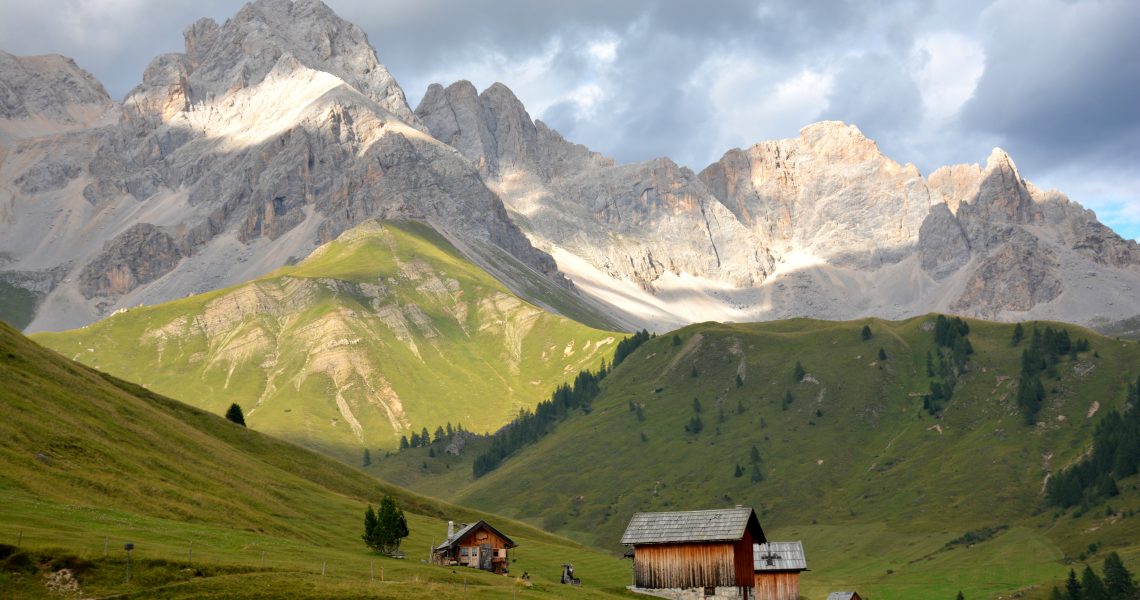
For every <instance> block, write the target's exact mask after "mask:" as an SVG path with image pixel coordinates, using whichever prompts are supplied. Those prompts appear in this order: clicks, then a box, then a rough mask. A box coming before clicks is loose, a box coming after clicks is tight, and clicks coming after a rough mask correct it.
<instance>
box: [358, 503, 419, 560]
mask: <svg viewBox="0 0 1140 600" xmlns="http://www.w3.org/2000/svg"><path fill="white" fill-rule="evenodd" d="M362 537H363V539H364V543H365V544H366V545H367V546H368V547H369V548H372V549H373V550H375V551H377V552H380V553H383V554H394V553H396V551H398V550H399V549H400V542H401V541H403V539H404V538H406V537H408V521H407V519H406V518H404V511H403V510H401V509H400V508H399V507H398V506H396V501H395V500H393V499H392V497H391V496H384V499H383V500H381V501H380V507H379V508H378V509H377V510H376V511H375V512H373V510H372V505H371V504H370V505H368V510H367V511H365V513H364V535H363V536H362Z"/></svg>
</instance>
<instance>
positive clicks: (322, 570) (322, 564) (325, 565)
mask: <svg viewBox="0 0 1140 600" xmlns="http://www.w3.org/2000/svg"><path fill="white" fill-rule="evenodd" d="M328 566H329V561H327V560H326V561H324V562H322V563H321V577H324V576H325V569H327V568H328Z"/></svg>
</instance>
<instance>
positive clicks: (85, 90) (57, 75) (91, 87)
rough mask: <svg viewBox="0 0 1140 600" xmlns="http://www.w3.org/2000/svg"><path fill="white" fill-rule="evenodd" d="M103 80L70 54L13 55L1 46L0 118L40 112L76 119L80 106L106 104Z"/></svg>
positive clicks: (20, 117) (43, 115)
mask: <svg viewBox="0 0 1140 600" xmlns="http://www.w3.org/2000/svg"><path fill="white" fill-rule="evenodd" d="M110 101H111V100H110V97H109V96H108V95H107V90H105V89H103V84H101V83H99V81H98V80H97V79H95V77H94V76H93V75H91V74H90V73H88V72H87V71H84V70H83V69H81V68H80V67H79V65H77V64H75V61H73V60H71V59H70V58H67V57H64V56H59V55H58V54H52V55H46V56H15V55H13V54H9V53H7V52H4V51H3V50H0V119H23V118H27V117H31V116H42V117H45V118H48V119H53V120H62V121H75V120H77V118H80V116H79V115H76V114H75V109H77V108H78V107H81V106H94V107H97V108H105V107H107V106H108V105H110Z"/></svg>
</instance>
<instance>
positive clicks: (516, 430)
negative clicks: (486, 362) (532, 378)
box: [471, 329, 651, 478]
mask: <svg viewBox="0 0 1140 600" xmlns="http://www.w3.org/2000/svg"><path fill="white" fill-rule="evenodd" d="M650 337H651V336H650V335H649V332H648V331H646V330H644V329H643V330H641V331H639V332H637V333H635V334H633V335H632V336H629V337H626V338H624V339H622V340H621V341H620V342H618V345H617V348H616V349H615V351H614V358H613V363H611V364H610V367H609V368H608V369H607V368H606V363H605V360H604V359H603V361H602V366H601V367H599V368H598V370H597V371H596V372H594V371H590V370H588V369H583V370H582V371H580V372H579V373H578V375H577V377H575V378H574V383H573V385H568V384H565V383H563V384H562V385H560V386H558V388H557V389H555V390H554V393H552V394H551V395H550V399H549V400H544V401H542V402H540V403H539V404H538V406H536V407H535V408H534V410H533V411H530V410H523V411H522V412H521V413H519V416H518V417H515V419H514V420H512V421H511V422H510V423H507V424H506V425H505V426H503V428H502V429H500V430H499V431H497V432H495V434H494V435H493V436H491V444H490V447H488V448H487V449H486V450H485V451H483V452H482V453H481V454H479V455H478V456H476V457H475V462H474V464H473V465H472V468H471V470H472V473H473V474H474V476H475V477H476V478H478V477H482V476H483V475H486V474H487V473H490V472H491V471H493V470H495V469H496V468H498V467H499V465H500V464H502V462H503V461H504V460H506V458H507V457H508V456H510V455H511V454H514V453H515V452H517V451H518V450H519V449H521V448H522V447H524V446H528V445H530V444H533V443H535V442H537V441H538V440H540V439H542V438H543V437H545V436H546V435H548V434H549V433H550V432H551V431H553V430H554V428H555V426H556V425H557V424H558V423H559V422H560V421H562V420H564V419H566V417H568V416H569V415H570V413H571V412H572V411H574V410H582V411H583V412H589V411H590V403H591V402H592V401H593V400H594V398H596V397H597V396H598V394H599V393H600V392H601V387H600V384H601V382H602V380H603V379H605V378H606V375H608V374H609V373H610V372H612V371H613V369H615V368H617V366H618V365H620V364H621V363H622V362H623V361H624V360H625V359H626V357H628V356H629V355H630V354H632V353H633V351H634V350H637V348H638V347H639V346H641V345H642V344H644V343H645V342H646V341H648V340H649V339H650Z"/></svg>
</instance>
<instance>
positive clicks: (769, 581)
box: [756, 571, 800, 600]
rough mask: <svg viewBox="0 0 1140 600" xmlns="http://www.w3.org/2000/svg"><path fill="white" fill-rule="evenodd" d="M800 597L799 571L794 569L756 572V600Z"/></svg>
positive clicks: (788, 599) (784, 599)
mask: <svg viewBox="0 0 1140 600" xmlns="http://www.w3.org/2000/svg"><path fill="white" fill-rule="evenodd" d="M799 597H800V574H799V573H797V572H794V571H793V572H777V573H757V574H756V600H797V599H798V598H799Z"/></svg>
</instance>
